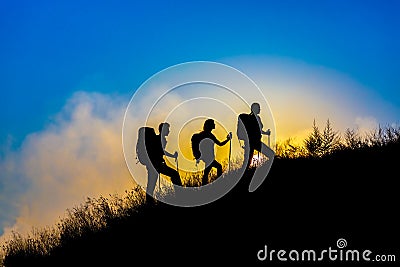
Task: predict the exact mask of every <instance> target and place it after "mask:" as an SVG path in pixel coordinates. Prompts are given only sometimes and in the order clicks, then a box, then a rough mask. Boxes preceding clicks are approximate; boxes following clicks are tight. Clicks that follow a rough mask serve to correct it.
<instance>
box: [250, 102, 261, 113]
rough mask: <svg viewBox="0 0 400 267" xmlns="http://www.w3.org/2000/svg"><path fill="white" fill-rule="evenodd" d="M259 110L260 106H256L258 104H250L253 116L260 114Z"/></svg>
mask: <svg viewBox="0 0 400 267" xmlns="http://www.w3.org/2000/svg"><path fill="white" fill-rule="evenodd" d="M260 110H261V108H260V104H258V103H253V104H251V112H252V113H253V114H260Z"/></svg>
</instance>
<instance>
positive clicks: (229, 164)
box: [228, 137, 232, 172]
mask: <svg viewBox="0 0 400 267" xmlns="http://www.w3.org/2000/svg"><path fill="white" fill-rule="evenodd" d="M231 153H232V137H231V139H230V140H229V161H228V172H229V171H230V170H231Z"/></svg>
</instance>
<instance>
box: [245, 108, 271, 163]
mask: <svg viewBox="0 0 400 267" xmlns="http://www.w3.org/2000/svg"><path fill="white" fill-rule="evenodd" d="M260 111H261V108H260V104H259V103H256V102H255V103H253V104H251V112H250V113H242V114H240V115H239V117H238V124H237V136H238V139H239V140H243V141H244V164H245V165H244V166H245V168H246V169H248V168H249V167H250V164H251V161H252V159H253V155H254V151H258V152H261V153H262V154H264V155H265V156H266V157H268V158H269V159H271V158H272V157H273V156H274V151H273V150H272V149H271V148H269V147H268V146H267V145H265V144H264V143H263V142H262V140H261V139H262V135H268V137H269V136H270V135H271V130H270V129H268V130H266V131H264V130H263V128H264V126H263V123H262V122H261V118H260V116H259V114H260Z"/></svg>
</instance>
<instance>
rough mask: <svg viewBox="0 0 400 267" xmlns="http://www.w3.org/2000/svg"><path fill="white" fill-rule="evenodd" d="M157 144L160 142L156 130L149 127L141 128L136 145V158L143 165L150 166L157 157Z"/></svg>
mask: <svg viewBox="0 0 400 267" xmlns="http://www.w3.org/2000/svg"><path fill="white" fill-rule="evenodd" d="M157 142H160V140H159V139H158V138H157V135H156V132H155V130H154V128H152V127H148V126H143V127H140V128H139V130H138V139H137V143H136V158H137V159H138V160H139V162H140V163H141V164H143V165H149V164H151V161H152V160H153V159H155V158H156V157H157V153H158V149H157V147H158V146H157V145H156V144H157Z"/></svg>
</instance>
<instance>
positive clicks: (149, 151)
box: [136, 122, 182, 197]
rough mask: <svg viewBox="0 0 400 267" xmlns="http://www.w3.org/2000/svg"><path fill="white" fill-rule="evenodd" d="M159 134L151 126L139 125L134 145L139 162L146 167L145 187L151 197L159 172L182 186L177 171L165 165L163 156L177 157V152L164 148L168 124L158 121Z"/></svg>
mask: <svg viewBox="0 0 400 267" xmlns="http://www.w3.org/2000/svg"><path fill="white" fill-rule="evenodd" d="M158 130H159V134H158V135H156V134H155V131H154V129H153V128H151V127H141V128H140V129H139V136H138V142H137V145H136V154H137V157H138V160H139V162H141V163H142V164H143V165H145V166H146V169H147V178H148V179H147V188H146V193H147V194H148V195H150V196H151V197H153V194H154V189H155V186H156V183H157V179H158V176H159V174H164V175H166V176H169V177H171V182H172V183H173V184H175V185H179V186H182V182H181V178H180V175H179V172H178V171H177V170H174V169H173V168H171V167H169V166H167V164H166V162H165V159H164V156H168V157H171V158H175V160H177V158H178V152H176V151H175V153H174V154H172V153H169V152H168V151H166V150H165V148H166V145H167V138H166V137H167V136H168V134H169V133H170V124H169V123H167V122H163V123H160V125H159V126H158Z"/></svg>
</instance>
